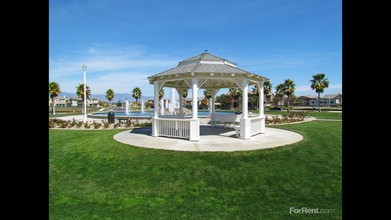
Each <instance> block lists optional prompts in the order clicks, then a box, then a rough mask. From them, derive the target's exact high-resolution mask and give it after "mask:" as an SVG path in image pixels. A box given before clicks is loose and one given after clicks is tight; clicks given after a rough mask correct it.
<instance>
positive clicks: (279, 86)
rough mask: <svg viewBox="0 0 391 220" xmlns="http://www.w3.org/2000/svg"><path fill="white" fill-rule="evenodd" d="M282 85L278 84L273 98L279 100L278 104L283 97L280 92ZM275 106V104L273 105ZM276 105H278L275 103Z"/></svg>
mask: <svg viewBox="0 0 391 220" xmlns="http://www.w3.org/2000/svg"><path fill="white" fill-rule="evenodd" d="M283 87H284V85H283V84H278V85H277V86H276V93H275V94H274V96H275V97H276V100H280V101H279V102H280V103H281V100H282V97H283V96H284V93H283V92H282V90H283ZM275 104H276V103H275ZM277 104H278V103H277Z"/></svg>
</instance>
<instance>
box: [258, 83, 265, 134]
mask: <svg viewBox="0 0 391 220" xmlns="http://www.w3.org/2000/svg"><path fill="white" fill-rule="evenodd" d="M258 87H259V117H260V118H262V120H261V133H265V111H264V110H265V107H264V104H263V97H264V94H263V82H262V83H259V84H258Z"/></svg>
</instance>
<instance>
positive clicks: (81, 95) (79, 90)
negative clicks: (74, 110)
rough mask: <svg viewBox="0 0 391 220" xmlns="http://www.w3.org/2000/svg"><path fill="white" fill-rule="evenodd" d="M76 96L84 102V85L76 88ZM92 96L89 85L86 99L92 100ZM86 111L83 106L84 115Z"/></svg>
mask: <svg viewBox="0 0 391 220" xmlns="http://www.w3.org/2000/svg"><path fill="white" fill-rule="evenodd" d="M76 94H77V96H78V97H79V98H81V99H82V100H83V102H84V83H81V84H79V85H78V86H76ZM90 95H91V90H90V87H89V86H88V85H86V99H87V100H88V99H90ZM84 111H86V109H84V105H83V113H84Z"/></svg>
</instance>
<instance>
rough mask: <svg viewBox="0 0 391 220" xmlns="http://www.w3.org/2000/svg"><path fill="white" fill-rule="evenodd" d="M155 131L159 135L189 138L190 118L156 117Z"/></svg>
mask: <svg viewBox="0 0 391 220" xmlns="http://www.w3.org/2000/svg"><path fill="white" fill-rule="evenodd" d="M157 132H158V135H159V136H167V137H176V138H184V139H189V138H190V119H173V118H159V119H157Z"/></svg>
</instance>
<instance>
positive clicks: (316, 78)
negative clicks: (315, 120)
mask: <svg viewBox="0 0 391 220" xmlns="http://www.w3.org/2000/svg"><path fill="white" fill-rule="evenodd" d="M325 76H326V75H325V74H324V73H317V74H315V75H313V76H312V79H311V80H310V82H311V89H313V90H315V92H316V93H318V112H320V93H323V92H324V89H326V88H328V87H329V84H330V82H329V80H328V79H327V78H325Z"/></svg>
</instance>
